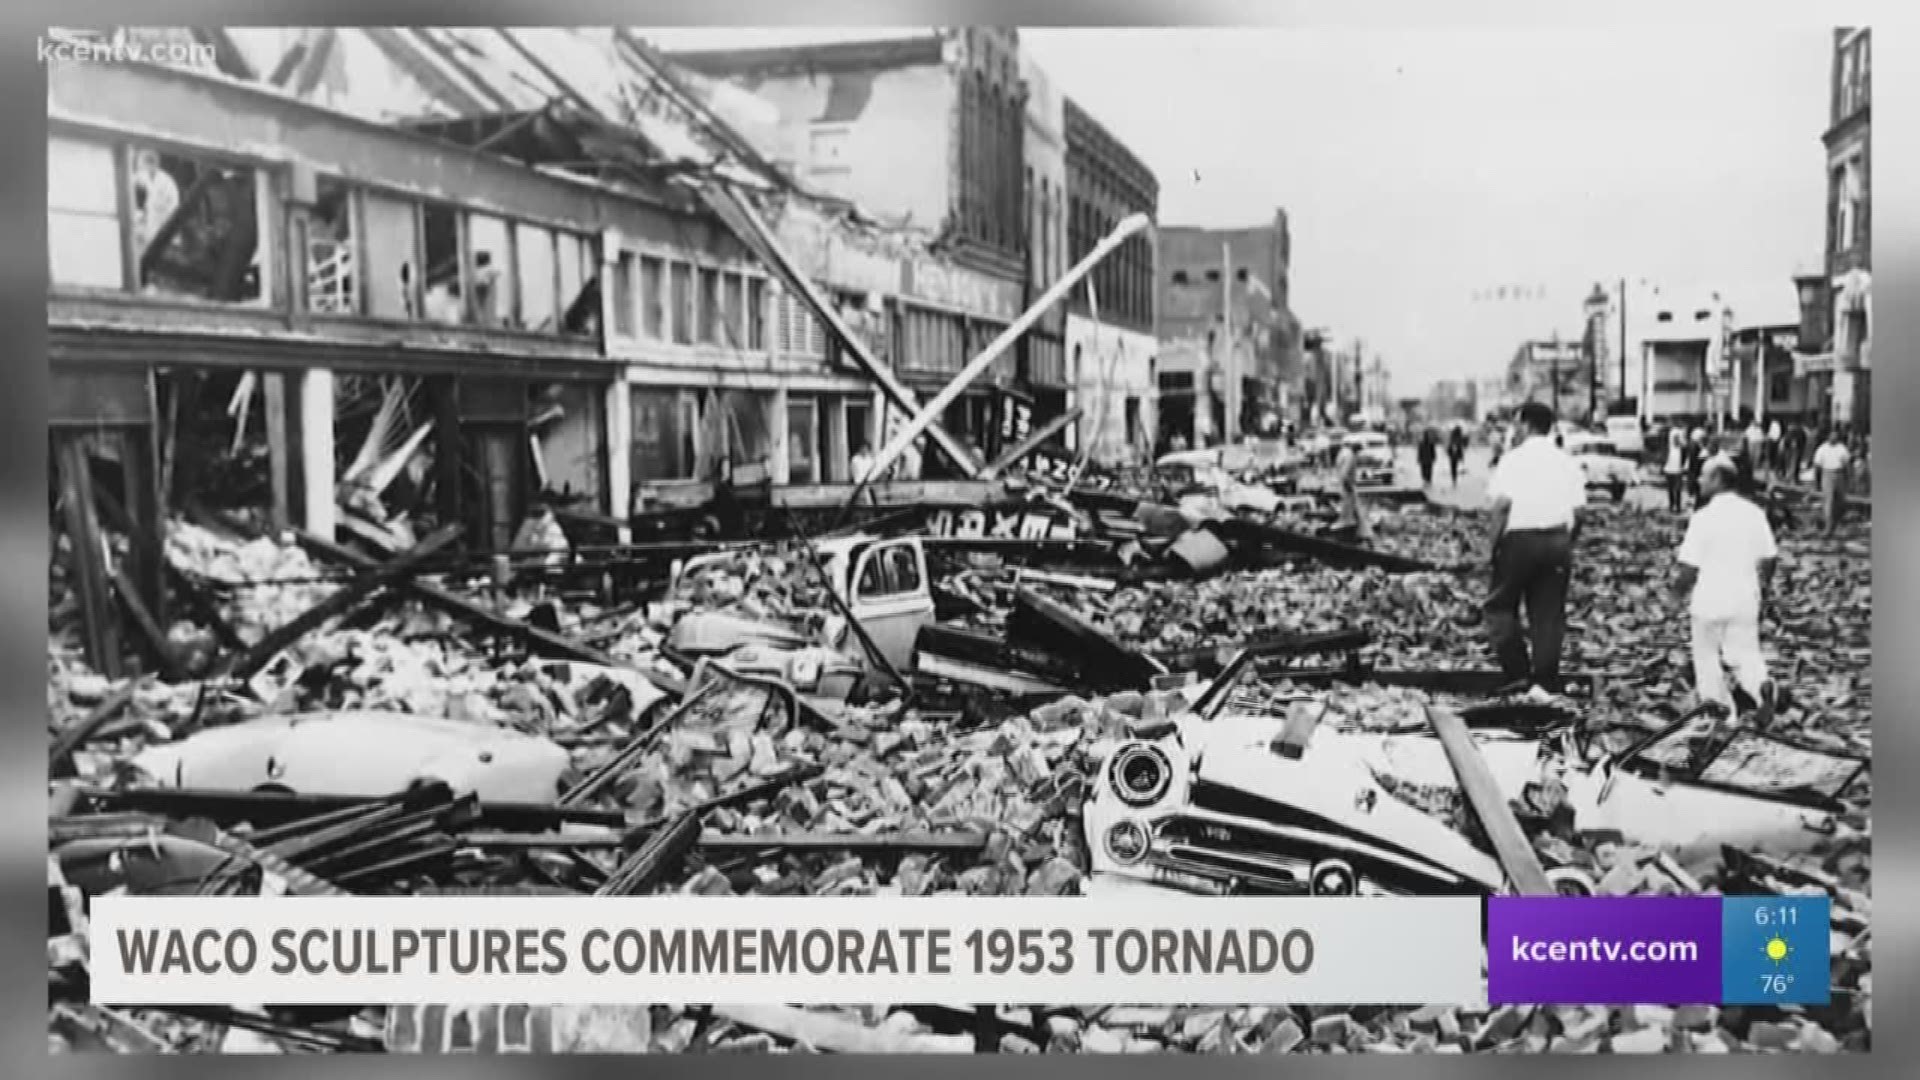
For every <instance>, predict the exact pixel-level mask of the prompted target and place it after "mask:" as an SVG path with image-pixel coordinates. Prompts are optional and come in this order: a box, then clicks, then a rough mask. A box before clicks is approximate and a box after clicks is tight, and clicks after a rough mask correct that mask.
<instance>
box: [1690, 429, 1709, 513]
mask: <svg viewBox="0 0 1920 1080" xmlns="http://www.w3.org/2000/svg"><path fill="white" fill-rule="evenodd" d="M1687 450H1688V456H1687V504H1688V505H1689V506H1699V505H1700V467H1701V466H1702V465H1705V464H1706V463H1707V458H1709V457H1711V456H1712V455H1713V451H1712V449H1711V448H1710V447H1709V446H1708V445H1707V429H1706V428H1699V427H1697V428H1694V429H1693V430H1692V431H1691V432H1689V433H1688V435H1687Z"/></svg>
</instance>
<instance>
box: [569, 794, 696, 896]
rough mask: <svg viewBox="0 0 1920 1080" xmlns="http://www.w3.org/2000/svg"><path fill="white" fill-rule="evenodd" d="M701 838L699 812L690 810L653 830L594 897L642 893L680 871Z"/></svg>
mask: <svg viewBox="0 0 1920 1080" xmlns="http://www.w3.org/2000/svg"><path fill="white" fill-rule="evenodd" d="M699 839H700V814H699V813H698V812H697V811H690V812H688V813H684V814H681V815H680V816H679V817H677V818H675V819H673V821H671V822H669V823H668V824H667V825H666V826H665V827H663V828H660V829H656V830H654V832H653V834H652V835H651V836H649V837H647V839H646V842H645V843H643V844H641V845H640V846H639V847H638V848H636V849H635V850H634V852H633V854H631V855H629V856H628V857H627V858H626V859H625V861H623V862H622V863H621V864H620V866H619V867H618V868H617V869H615V870H614V872H613V873H611V874H609V875H607V880H606V882H605V883H604V884H602V885H601V886H600V887H599V888H598V889H596V890H594V895H595V896H643V895H645V894H647V893H649V892H652V891H653V888H654V886H656V885H658V884H660V882H661V881H662V880H664V879H665V878H666V876H667V875H668V874H671V873H673V872H674V871H675V870H677V869H678V868H679V866H680V864H681V863H682V862H683V861H685V859H686V857H687V855H688V854H689V853H690V852H692V851H693V847H694V844H695V843H696V842H697V841H698V840H699Z"/></svg>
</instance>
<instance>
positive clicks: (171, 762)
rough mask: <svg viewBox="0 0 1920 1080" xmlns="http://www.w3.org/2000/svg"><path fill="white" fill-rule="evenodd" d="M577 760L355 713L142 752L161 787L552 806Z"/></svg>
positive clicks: (445, 727) (436, 724)
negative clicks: (418, 795)
mask: <svg viewBox="0 0 1920 1080" xmlns="http://www.w3.org/2000/svg"><path fill="white" fill-rule="evenodd" d="M570 761H571V756H570V755H569V754H568V753H567V751H566V750H565V749H564V748H562V747H560V746H558V745H556V744H554V743H552V742H549V741H548V740H546V739H542V738H539V737H537V736H533V735H526V734H522V733H520V732H517V731H513V730H511V729H508V728H501V727H493V726H490V725H487V724H483V723H479V722H474V721H464V720H448V719H442V718H439V717H428V716H416V715H413V714H412V713H402V712H386V711H381V710H374V709H352V710H345V711H340V712H329V713H295V714H288V715H281V716H266V717H261V718H259V719H256V720H244V721H241V722H239V723H236V724H229V725H226V726H224V727H217V728H210V729H208V730H206V731H201V732H197V733H195V734H193V735H190V736H188V737H187V738H185V739H182V740H180V741H178V742H171V743H160V744H157V745H154V746H150V747H148V748H147V749H145V750H142V751H141V752H140V753H138V754H136V755H135V756H134V757H133V759H132V761H131V762H130V767H131V769H132V770H133V772H134V774H135V776H136V777H137V778H138V779H140V780H143V781H145V782H147V783H150V784H152V785H154V786H158V787H171V788H192V789H196V790H205V791H245V792H275V793H286V794H296V795H297V794H316V795H352V796H363V797H380V796H386V795H392V794H394V793H396V792H401V791H405V790H407V789H408V788H411V787H415V786H418V785H421V784H429V783H433V782H436V781H437V782H441V783H445V784H446V785H447V786H448V787H450V788H452V789H453V790H455V791H458V792H463V793H466V792H470V793H472V794H474V795H476V796H477V797H478V798H479V799H481V800H482V801H483V802H507V803H519V802H534V803H537V802H550V801H551V800H552V799H553V797H554V795H555V794H556V793H557V792H558V791H559V787H560V780H561V775H562V774H563V773H564V772H565V771H566V769H567V766H568V764H569V763H570Z"/></svg>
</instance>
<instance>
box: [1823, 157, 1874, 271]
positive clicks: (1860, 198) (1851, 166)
mask: <svg viewBox="0 0 1920 1080" xmlns="http://www.w3.org/2000/svg"><path fill="white" fill-rule="evenodd" d="M1827 198H1828V202H1829V204H1830V205H1831V207H1832V211H1831V212H1832V219H1833V230H1832V236H1833V253H1834V254H1836V255H1842V254H1845V253H1846V252H1849V251H1852V250H1853V249H1854V247H1855V246H1856V245H1858V244H1859V243H1861V242H1862V241H1863V240H1865V239H1866V237H1867V221H1866V217H1867V166H1866V159H1865V157H1864V156H1863V155H1862V154H1858V153H1856V154H1854V155H1852V156H1851V157H1849V158H1847V159H1846V160H1845V161H1843V162H1841V163H1840V164H1838V165H1836V166H1834V167H1833V173H1832V175H1831V176H1829V177H1828V186H1827Z"/></svg>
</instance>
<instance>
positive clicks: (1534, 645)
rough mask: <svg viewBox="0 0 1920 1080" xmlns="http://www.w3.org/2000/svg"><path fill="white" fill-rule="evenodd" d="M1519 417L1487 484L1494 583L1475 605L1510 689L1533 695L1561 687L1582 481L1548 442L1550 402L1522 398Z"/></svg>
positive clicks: (1584, 491) (1582, 500) (1583, 489)
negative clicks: (1513, 439)
mask: <svg viewBox="0 0 1920 1080" xmlns="http://www.w3.org/2000/svg"><path fill="white" fill-rule="evenodd" d="M1520 423H1521V425H1522V428H1523V431H1524V434H1525V441H1523V442H1522V443H1521V444H1520V445H1519V446H1516V447H1514V448H1513V449H1512V450H1511V451H1509V452H1508V453H1507V455H1506V456H1505V457H1504V458H1502V459H1501V461H1500V467H1499V468H1497V469H1495V470H1494V473H1493V477H1492V479H1491V480H1490V481H1489V482H1488V485H1487V494H1488V496H1489V498H1490V499H1491V502H1492V522H1491V530H1490V533H1491V542H1490V544H1489V550H1488V560H1489V562H1491V563H1492V568H1493V583H1492V588H1491V589H1490V590H1489V592H1488V594H1487V598H1486V600H1485V602H1484V603H1483V604H1482V606H1481V607H1482V611H1483V612H1484V613H1485V615H1486V620H1487V632H1488V636H1489V637H1490V638H1491V639H1492V646H1493V652H1494V656H1495V657H1496V658H1497V659H1498V660H1499V663H1500V670H1501V671H1502V672H1504V673H1505V675H1506V676H1507V678H1508V679H1510V680H1512V683H1513V687H1512V688H1513V689H1514V690H1516V691H1517V690H1519V689H1520V688H1522V687H1528V686H1530V687H1531V689H1530V690H1529V691H1528V692H1529V693H1530V694H1531V695H1532V696H1534V697H1536V698H1545V697H1549V696H1552V695H1557V694H1559V693H1560V691H1561V683H1560V651H1561V646H1562V644H1563V643H1564V641H1565V638H1566V626H1567V589H1568V585H1569V583H1570V581H1571V579H1572V575H1573V549H1574V544H1575V542H1576V541H1577V540H1578V538H1579V533H1580V514H1581V511H1582V510H1583V508H1584V507H1585V506H1586V503H1587V485H1586V477H1585V475H1584V474H1583V473H1582V472H1581V470H1580V465H1579V463H1578V462H1576V461H1574V460H1573V457H1572V456H1571V455H1569V454H1568V453H1567V452H1566V451H1564V450H1562V449H1560V448H1559V447H1557V446H1555V445H1554V444H1553V425H1554V414H1553V410H1552V409H1550V408H1548V407H1547V406H1545V405H1542V404H1540V403H1538V402H1529V403H1527V404H1526V405H1523V406H1521V409H1520ZM1523 606H1524V607H1525V608H1526V616H1527V628H1526V634H1525V636H1522V634H1521V630H1520V609H1521V607H1523Z"/></svg>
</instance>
